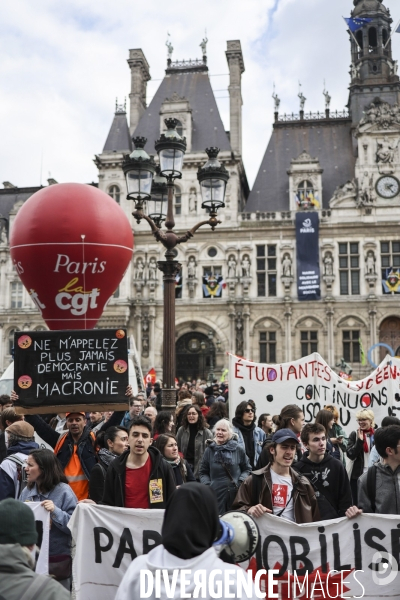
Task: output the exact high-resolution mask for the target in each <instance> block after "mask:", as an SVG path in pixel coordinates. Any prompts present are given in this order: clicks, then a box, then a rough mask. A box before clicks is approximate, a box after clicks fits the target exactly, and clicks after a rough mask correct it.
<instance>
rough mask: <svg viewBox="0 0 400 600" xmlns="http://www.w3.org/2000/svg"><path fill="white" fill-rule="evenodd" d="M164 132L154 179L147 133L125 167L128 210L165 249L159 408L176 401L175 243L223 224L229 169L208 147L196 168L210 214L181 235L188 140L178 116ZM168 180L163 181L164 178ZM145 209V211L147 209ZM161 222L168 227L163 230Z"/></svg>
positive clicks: (136, 140)
mask: <svg viewBox="0 0 400 600" xmlns="http://www.w3.org/2000/svg"><path fill="white" fill-rule="evenodd" d="M165 124H166V126H167V131H166V132H165V133H162V134H161V136H160V138H159V139H158V140H157V141H156V142H155V149H156V151H157V153H158V156H159V162H160V164H159V172H158V175H157V176H156V177H155V178H154V181H153V177H154V173H155V171H156V165H155V162H154V159H153V158H152V157H150V156H149V155H148V154H147V152H146V151H145V150H144V146H145V144H146V141H147V140H146V138H142V137H136V138H133V142H134V144H135V150H134V151H133V152H132V154H130V155H129V156H126V157H125V160H124V163H123V170H124V173H125V178H126V183H127V189H128V196H127V198H128V199H129V200H133V201H134V203H135V211H134V212H133V213H132V214H133V216H134V218H135V219H136V221H137V223H140V221H141V220H142V219H145V220H146V221H147V223H148V224H149V225H150V228H151V230H152V233H153V235H154V237H155V238H156V240H157V241H158V242H161V243H162V245H163V246H164V248H165V249H166V252H165V260H163V261H158V268H159V270H160V271H161V272H162V273H163V281H164V339H163V390H162V407H163V408H164V409H170V410H173V409H174V408H175V405H176V389H175V374H176V364H175V278H176V276H177V274H178V273H179V271H180V269H181V265H180V264H179V262H178V261H176V260H174V259H175V256H176V251H175V248H176V246H177V245H178V244H182V243H184V242H186V241H187V240H189V239H191V238H192V237H193V236H194V234H195V233H196V231H197V230H198V229H199V228H200V227H202V226H203V225H210V227H211V229H212V230H213V231H214V229H215V227H216V226H217V225H218V224H219V223H221V221H219V220H218V219H217V213H218V209H219V208H223V207H224V206H225V203H224V200H225V190H226V184H227V181H228V179H229V173H228V171H227V170H226V168H225V167H224V166H223V165H221V163H220V162H219V160H218V153H219V149H218V148H207V149H206V153H207V155H208V157H209V159H208V161H207V162H206V164H205V165H204V166H203V167H200V168H199V170H198V173H197V179H198V181H199V183H200V189H201V194H202V200H203V202H202V205H201V206H202V208H205V209H206V210H207V211H208V213H209V215H210V216H209V219H207V220H206V221H200V223H197V224H196V225H195V226H194V227H192V229H189V230H188V231H186V233H184V234H183V235H180V236H179V235H177V234H176V233H175V231H173V229H174V227H175V220H174V213H173V199H174V181H175V179H180V178H181V177H182V167H183V158H184V155H185V151H186V139H185V138H182V137H181V136H180V135H179V134H178V132H177V131H176V126H177V124H178V120H177V119H165ZM165 180H166V183H165ZM146 208H147V214H146V213H145V209H146ZM164 221H165V227H166V230H162V229H161V226H162V223H163V222H164Z"/></svg>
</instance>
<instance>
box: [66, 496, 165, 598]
mask: <svg viewBox="0 0 400 600" xmlns="http://www.w3.org/2000/svg"><path fill="white" fill-rule="evenodd" d="M163 517H164V510H160V509H151V510H144V509H139V508H137V509H136V508H115V507H112V506H97V505H94V504H78V506H77V507H76V509H75V511H74V514H73V515H72V518H71V519H70V522H69V524H68V527H69V528H70V530H71V532H72V537H73V539H74V541H75V543H76V552H75V556H74V560H73V563H72V572H73V579H74V587H75V593H76V600H88V599H89V598H90V599H91V598H95V599H96V600H114V597H115V594H116V592H117V589H118V586H119V584H120V583H121V579H122V577H123V575H124V573H125V571H126V570H127V568H128V567H129V565H130V563H131V562H132V560H133V559H134V558H136V556H139V554H147V553H148V552H149V551H150V550H152V549H153V548H154V547H155V546H157V545H158V544H159V543H160V541H161V526H162V521H163Z"/></svg>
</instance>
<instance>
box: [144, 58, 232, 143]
mask: <svg viewBox="0 0 400 600" xmlns="http://www.w3.org/2000/svg"><path fill="white" fill-rule="evenodd" d="M174 92H176V94H177V95H178V96H180V97H184V98H186V99H187V100H188V101H189V104H190V108H191V109H192V118H193V124H192V127H193V129H192V149H191V151H192V152H204V150H205V148H208V147H209V146H217V147H218V148H220V150H231V145H230V143H229V138H228V136H227V134H226V132H225V128H224V125H223V123H222V120H221V116H220V114H219V110H218V107H217V103H216V101H215V97H214V93H213V91H212V88H211V83H210V79H209V77H208V73H207V72H200V73H199V72H191V71H190V70H185V69H182V70H181V71H179V72H175V73H167V74H166V75H165V77H164V79H163V80H162V82H161V84H160V87H159V88H158V90H157V92H156V94H155V96H154V97H153V99H152V101H151V102H150V104H149V106H148V107H147V109H146V112H145V113H144V114H143V115H142V117H141V119H140V121H139V123H138V126H137V127H136V129H135V132H134V135H135V136H137V135H141V136H144V137H146V138H147V140H148V141H147V144H146V151H147V152H148V153H149V154H155V153H156V151H155V148H154V141H155V140H157V139H158V138H159V137H160V133H161V132H160V110H161V105H162V103H163V102H164V100H165V99H166V98H171V96H173V94H174Z"/></svg>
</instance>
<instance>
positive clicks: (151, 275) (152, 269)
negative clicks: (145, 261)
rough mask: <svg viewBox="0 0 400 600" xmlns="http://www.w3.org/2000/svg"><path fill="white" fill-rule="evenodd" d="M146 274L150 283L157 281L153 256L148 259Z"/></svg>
mask: <svg viewBox="0 0 400 600" xmlns="http://www.w3.org/2000/svg"><path fill="white" fill-rule="evenodd" d="M148 272H149V279H150V280H152V281H155V280H156V279H157V261H156V259H155V258H154V256H152V257H151V258H150V261H149V266H148Z"/></svg>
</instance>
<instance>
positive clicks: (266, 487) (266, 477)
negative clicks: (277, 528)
mask: <svg viewBox="0 0 400 600" xmlns="http://www.w3.org/2000/svg"><path fill="white" fill-rule="evenodd" d="M298 443H299V441H298V439H297V436H296V434H295V433H294V432H293V431H292V430H291V429H280V430H279V431H276V432H275V433H274V435H273V437H272V444H271V445H270V446H269V447H268V448H269V453H270V464H269V465H267V466H266V467H263V468H262V469H259V470H258V471H253V473H252V474H251V475H250V477H247V479H246V480H245V481H244V482H243V484H242V485H241V487H240V488H239V491H238V493H237V496H236V498H235V501H234V503H233V505H232V510H243V511H245V512H247V513H248V514H249V515H250V516H251V517H261V516H262V515H264V514H265V513H273V514H274V515H276V516H278V517H283V518H284V519H288V520H289V521H294V522H295V523H314V522H315V521H319V520H320V514H319V509H318V502H317V498H316V496H315V492H314V489H313V487H312V485H311V484H310V482H309V481H308V479H307V478H306V477H303V476H302V475H299V474H298V473H296V471H294V469H292V468H291V466H292V464H293V460H294V458H295V456H296V451H297V447H298Z"/></svg>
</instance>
